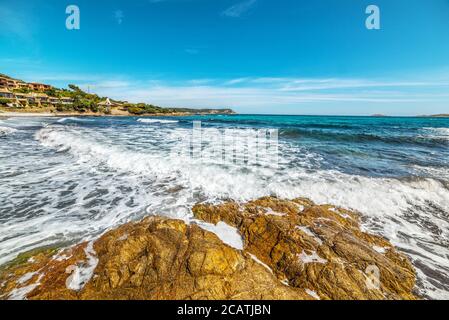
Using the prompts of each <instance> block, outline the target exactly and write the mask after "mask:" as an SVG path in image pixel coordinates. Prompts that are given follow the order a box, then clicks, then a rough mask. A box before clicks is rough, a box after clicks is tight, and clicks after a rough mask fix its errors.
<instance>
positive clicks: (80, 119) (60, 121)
mask: <svg viewBox="0 0 449 320" xmlns="http://www.w3.org/2000/svg"><path fill="white" fill-rule="evenodd" d="M66 121H75V122H77V121H78V122H92V121H94V120H92V119H86V118H84V117H67V118H61V119H59V120H57V122H59V123H63V122H66Z"/></svg>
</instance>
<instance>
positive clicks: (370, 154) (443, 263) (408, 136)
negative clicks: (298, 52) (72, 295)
mask: <svg viewBox="0 0 449 320" xmlns="http://www.w3.org/2000/svg"><path fill="white" fill-rule="evenodd" d="M194 120H195V121H196V120H201V121H202V128H203V131H202V137H203V139H204V140H205V141H206V143H204V140H203V144H202V147H203V149H204V150H206V151H211V149H213V147H214V145H215V144H217V143H218V142H217V140H214V139H211V140H208V139H207V138H208V137H211V136H213V134H216V133H217V132H220V133H223V132H224V130H225V129H230V128H232V129H235V130H234V131H233V134H234V135H235V136H234V138H235V139H236V141H248V140H247V139H249V138H248V136H247V133H248V132H250V133H254V132H257V131H256V130H260V129H268V130H273V129H277V130H278V133H279V145H278V150H279V153H278V158H277V159H278V166H272V165H270V164H271V163H270V161H272V160H273V159H272V158H269V161H268V162H269V163H268V165H266V164H262V165H260V164H257V165H249V164H248V163H247V162H245V161H235V162H234V163H228V162H224V163H223V162H220V161H214V158H213V157H212V158H208V159H198V158H195V157H192V156H191V154H190V153H189V151H187V153H186V152H178V151H179V150H184V151H185V141H186V140H185V139H186V137H188V136H190V135H191V134H192V126H193V121H194ZM217 130H218V131H217ZM253 136H254V135H253ZM220 146H221V144H220ZM189 147H191V146H189ZM174 150H175V151H176V152H174ZM215 160H216V159H215ZM237 160H238V159H237ZM448 169H449V119H441V118H434V119H431V118H371V117H305V116H251V115H238V116H195V117H179V118H157V119H141V118H137V117H120V118H118V117H117V118H112V117H100V118H93V117H88V118H75V117H71V118H60V119H58V118H10V119H7V120H5V119H2V120H1V121H0V263H4V262H6V261H8V260H10V259H12V258H14V257H15V256H16V255H17V254H18V253H20V252H24V251H27V250H30V249H32V248H35V247H39V246H42V245H47V244H60V243H73V242H76V241H79V240H81V239H92V238H94V237H96V236H98V235H99V234H101V233H103V232H104V231H106V230H108V229H109V228H113V227H115V226H117V225H119V224H121V223H123V222H126V221H130V220H136V219H139V218H141V217H143V216H145V215H148V214H162V215H167V216H170V217H176V218H181V219H186V220H188V219H190V218H191V217H192V214H191V211H190V208H191V206H192V205H193V204H195V203H197V202H199V201H213V202H219V201H222V200H224V199H235V200H238V201H245V200H249V199H254V198H257V197H260V196H264V195H277V196H280V197H286V198H293V197H298V196H305V197H309V198H311V199H312V200H314V201H315V202H318V203H330V204H334V205H338V206H343V207H345V208H350V209H355V210H358V211H360V212H361V213H362V214H363V217H364V218H363V227H364V229H366V230H368V231H371V232H375V233H377V234H381V235H383V236H385V237H387V238H388V239H389V240H390V241H391V242H392V243H393V244H395V245H396V246H398V247H399V248H400V249H401V250H402V251H403V252H405V253H406V254H407V255H408V256H409V257H410V258H411V260H412V262H413V264H414V265H415V267H416V268H417V271H418V286H417V291H418V293H419V294H421V295H423V296H425V297H429V298H449V237H448V235H449V189H448V186H449V170H448Z"/></svg>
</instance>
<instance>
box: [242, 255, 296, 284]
mask: <svg viewBox="0 0 449 320" xmlns="http://www.w3.org/2000/svg"><path fill="white" fill-rule="evenodd" d="M248 254H249V255H250V257H251V259H253V260H254V261H256V262H257V263H258V264H260V265H261V266H263V267H264V268H265V269H267V270H268V271H270V273H273V270H271V268H270V267H269V266H268V265H267V264H265V263H263V262H262V261H260V259H259V258H257V257H256V256H255V255H253V254H251V253H248ZM287 283H288V282H287Z"/></svg>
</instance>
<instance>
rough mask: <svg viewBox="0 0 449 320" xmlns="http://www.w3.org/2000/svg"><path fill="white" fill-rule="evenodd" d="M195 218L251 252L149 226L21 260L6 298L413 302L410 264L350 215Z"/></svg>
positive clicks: (0, 284) (212, 211) (157, 221)
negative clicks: (224, 227) (227, 228)
mask: <svg viewBox="0 0 449 320" xmlns="http://www.w3.org/2000/svg"><path fill="white" fill-rule="evenodd" d="M193 212H194V214H195V216H196V217H197V218H199V219H202V220H204V221H207V222H211V223H218V222H220V221H224V222H226V223H227V224H229V225H231V226H234V227H235V228H237V229H238V230H239V232H240V234H241V235H242V237H243V241H244V246H245V247H244V250H237V249H235V248H233V247H230V246H228V245H226V244H224V243H223V242H222V241H221V240H220V238H219V237H217V236H216V235H215V234H214V233H211V232H209V231H205V230H203V229H202V228H200V227H199V226H198V225H195V224H191V225H187V224H185V223H184V222H183V221H179V220H171V219H166V218H162V217H148V218H146V219H144V220H143V221H141V222H137V223H129V224H126V225H123V226H121V227H119V228H117V229H115V230H112V231H109V232H107V233H106V234H104V235H103V236H101V237H100V238H99V239H98V240H96V241H95V242H89V243H82V244H79V245H76V246H73V247H71V248H66V249H55V248H43V249H39V250H34V251H32V252H29V253H26V254H22V255H20V256H19V257H18V258H17V259H16V260H14V261H12V262H11V263H9V264H7V265H5V266H2V267H0V299H244V300H246V299H248V300H249V299H319V298H321V299H414V298H415V297H414V295H413V294H412V289H413V286H414V282H415V274H414V271H413V268H412V267H411V265H410V263H409V261H408V260H407V258H406V257H404V256H403V255H401V254H399V253H397V252H396V251H395V250H394V248H393V247H392V246H391V245H390V244H389V242H388V241H386V240H385V239H383V238H380V237H377V236H373V235H369V234H367V233H364V232H362V231H361V230H360V229H359V225H358V216H357V215H356V214H355V213H353V212H349V211H346V210H343V209H339V208H334V207H332V206H317V205H314V204H313V203H312V202H311V201H308V200H305V199H296V200H293V201H285V200H279V199H275V198H263V199H259V200H256V201H253V202H249V203H247V204H243V205H240V204H237V203H234V202H228V203H224V204H222V205H218V206H213V205H205V204H202V205H197V206H195V207H194V208H193ZM367 268H368V269H367ZM373 268H374V270H375V271H376V270H378V271H379V277H378V279H379V282H376V281H374V282H373V281H371V280H373V279H372V274H370V272H368V271H372V270H373ZM373 284H374V286H373ZM377 285H378V286H377Z"/></svg>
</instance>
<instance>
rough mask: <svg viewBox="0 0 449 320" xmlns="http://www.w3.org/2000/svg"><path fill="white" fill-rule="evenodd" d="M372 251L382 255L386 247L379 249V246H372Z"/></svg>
mask: <svg viewBox="0 0 449 320" xmlns="http://www.w3.org/2000/svg"><path fill="white" fill-rule="evenodd" d="M373 249H374V251H376V252H378V253H381V254H384V253H385V252H387V249H388V247H379V246H373Z"/></svg>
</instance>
